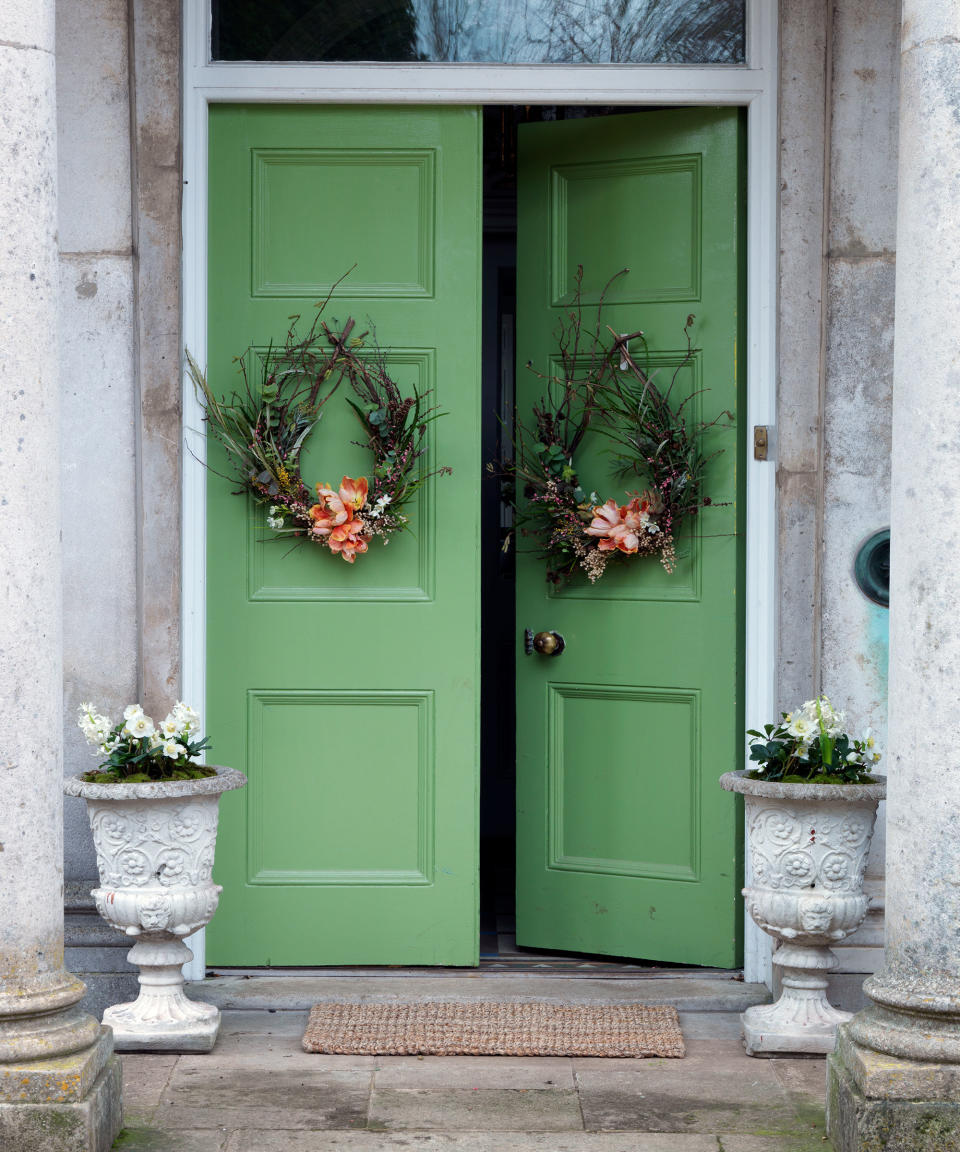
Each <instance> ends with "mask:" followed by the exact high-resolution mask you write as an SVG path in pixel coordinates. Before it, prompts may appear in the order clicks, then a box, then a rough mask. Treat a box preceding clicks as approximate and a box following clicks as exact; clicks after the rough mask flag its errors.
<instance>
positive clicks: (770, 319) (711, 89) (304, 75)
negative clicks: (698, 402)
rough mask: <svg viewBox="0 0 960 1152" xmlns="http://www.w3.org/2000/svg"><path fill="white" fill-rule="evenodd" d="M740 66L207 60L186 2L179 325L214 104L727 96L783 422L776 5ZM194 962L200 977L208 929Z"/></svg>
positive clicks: (756, 342) (203, 192)
mask: <svg viewBox="0 0 960 1152" xmlns="http://www.w3.org/2000/svg"><path fill="white" fill-rule="evenodd" d="M747 10H748V17H747V60H748V63H747V64H746V65H745V66H743V67H731V66H728V65H727V66H710V67H700V66H693V65H682V66H660V65H601V66H594V65H568V66H562V65H553V64H538V65H530V66H527V65H488V64H246V63H239V64H233V63H216V64H215V63H212V62H211V61H210V59H209V43H210V12H209V0H184V6H183V30H184V47H183V75H184V93H183V155H184V197H183V248H184V259H183V332H184V342H185V344H186V346H187V347H188V348H189V349H190V351H191V352H192V353H193V355H194V356H195V357H196V359H197V360H198V362H199V363H200V364H204V363H205V359H206V293H207V227H206V200H207V109H208V105H209V104H211V103H220V102H233V101H244V102H248V103H255V102H281V101H282V102H285V103H294V102H303V103H316V104H325V103H330V104H360V103H380V104H384V103H391V104H396V103H417V104H554V103H557V104H563V103H570V102H571V95H572V94H573V95H575V99H576V103H577V104H591V103H592V104H645V103H651V104H658V105H697V104H708V105H714V104H720V105H731V106H738V105H739V106H746V108H747V167H748V177H747V179H748V187H747V350H746V351H747V422H748V427H752V426H753V425H754V424H766V425H768V426H770V427H773V426H774V424H775V422H776V379H777V371H776V370H777V360H776V347H777V244H778V235H777V223H778V221H777V204H778V197H777V5H776V4H775V3H774V2H773V0H748V9H747ZM183 397H184V398H183V414H184V427H185V430H186V431H185V437H186V445H187V449H188V450H187V451H185V453H184V466H183V605H182V609H183V694H184V698H185V699H187V700H190V701H193V702H195V703H196V706H198V707H199V708H200V709H201V710H202V709H203V706H204V676H205V620H204V610H205V609H204V606H205V551H204V542H205V538H206V503H205V491H206V474H205V472H204V468H203V463H202V461H203V458H204V451H205V448H204V442H203V437H202V436H200V435H199V434H198V430H199V429H200V427H201V415H202V414H201V409H200V406H199V405H198V404H197V401H196V398H195V397H194V395H193V390H192V387H191V386H190V383H189V380H188V379H187V378H186V376H184V393H183ZM775 468H776V466H775V463H774V462H773V461H770V462H767V463H757V462H755V461H754V460H753V459H752V458H751V459H748V461H747V515H746V532H747V577H746V589H745V595H746V598H747V600H746V612H747V620H746V669H745V674H746V683H745V698H746V699H745V705H746V719H747V723H748V726H749V727H755V726H757V725H759V724H762V723H764V722H765V721H767V720H769V719H771V718H772V717H773V715H774V709H775V707H776V654H777V646H776V639H777V638H776V621H777V614H776V593H777V579H776V558H777V554H776V541H777V531H776V486H775ZM744 932H745V937H744V975H745V978H746V979H747V980H750V981H763V982H766V983H767V984H769V983H770V980H771V975H770V973H771V969H770V957H771V954H772V953H771V943H770V940H769V938H768V937H767V936H765V935H764V934H763V933H762V932H761V931H760V930H759V929H758V928H757V927H756V926H755V925H754V924H753V922H752V921H751V920H750V919H749V917H745V929H744ZM190 946H191V947H192V948H193V950H194V960H193V961H192V962H191V963H190V964H189V965H187V966H185V969H184V971H185V972H186V974H187V978H188V979H194V980H195V979H202V978H203V975H204V971H205V967H204V948H203V932H202V931H201V932H198V933H197V934H196V935H195V936H194V937H191V940H190Z"/></svg>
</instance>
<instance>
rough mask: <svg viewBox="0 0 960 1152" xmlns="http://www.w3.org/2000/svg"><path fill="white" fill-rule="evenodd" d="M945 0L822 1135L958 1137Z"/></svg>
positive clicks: (953, 253) (958, 646)
mask: <svg viewBox="0 0 960 1152" xmlns="http://www.w3.org/2000/svg"><path fill="white" fill-rule="evenodd" d="M958 332H960V6H958V4H957V2H956V0H904V2H903V26H902V39H901V76H900V159H899V200H898V219H897V280H896V337H895V353H894V399H893V478H892V485H893V493H892V516H891V548H892V552H891V573H892V581H891V592H890V626H891V627H890V700H889V750H888V763H889V768H888V776H889V784H888V789H887V796H888V799H887V941H886V955H885V967H884V968H883V970H882V971H881V972H879V973H877V975H876V976H873V977H871V978H870V979H868V980H867V982H866V984H865V986H864V987H865V989H866V991H867V993H868V995H869V996H870V999H871V1000H872V1004H871V1005H870V1006H869V1007H868V1008H867V1009H865V1010H864V1011H863V1012H861V1013H859V1014H858V1015H857V1016H855V1017H854V1019H853V1020H852V1021H851V1022H850V1024H848V1025H846V1026H844V1027H843V1028H841V1030H840V1037H839V1041H838V1047H837V1051H836V1052H835V1053H834V1054H833V1055H832V1056H831V1057H830V1067H829V1072H828V1079H829V1096H828V1102H827V1107H828V1123H829V1131H830V1136H831V1138H832V1140H833V1142H834V1147H835V1149H836V1152H853V1150H860V1149H867V1148H869V1149H871V1150H874V1149H876V1150H881V1149H889V1150H890V1152H894V1150H895V1149H904V1150H906V1149H910V1150H911V1152H933V1150H935V1149H936V1150H939V1149H947V1148H956V1147H960V739H958V725H957V723H956V721H955V716H956V714H957V701H958V700H960V622H958V609H960V337H958Z"/></svg>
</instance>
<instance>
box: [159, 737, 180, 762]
mask: <svg viewBox="0 0 960 1152" xmlns="http://www.w3.org/2000/svg"><path fill="white" fill-rule="evenodd" d="M185 752H186V748H184V746H183V745H182V744H178V743H177V742H176V740H168V741H167V742H166V743H165V744H164V746H163V754H164V756H168V757H169V758H170V759H171V760H179V759H180V757H181V756H183V755H184V753H185Z"/></svg>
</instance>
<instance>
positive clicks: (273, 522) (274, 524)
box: [267, 507, 283, 528]
mask: <svg viewBox="0 0 960 1152" xmlns="http://www.w3.org/2000/svg"><path fill="white" fill-rule="evenodd" d="M267 527H268V528H282V527H283V513H282V511H281V509H279V508H277V507H272V508H271V509H270V511H269V512H268V513H267Z"/></svg>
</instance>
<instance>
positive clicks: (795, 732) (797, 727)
mask: <svg viewBox="0 0 960 1152" xmlns="http://www.w3.org/2000/svg"><path fill="white" fill-rule="evenodd" d="M787 731H788V732H789V733H790V735H791V736H794V737H796V738H797V739H798V740H800V741H801V742H809V740H810V739H811V738H812V737H813V736H814V735H815V733H816V725H815V724H814V723H813V721H812V720H810V718H809V717H808V716H806V715H805V714H804V713H802V712H801V713H800V714H799V715H797V713H796V712H795V713H794V714H793V715H792V717H791V718H790V722H789V723H788V724H787Z"/></svg>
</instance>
